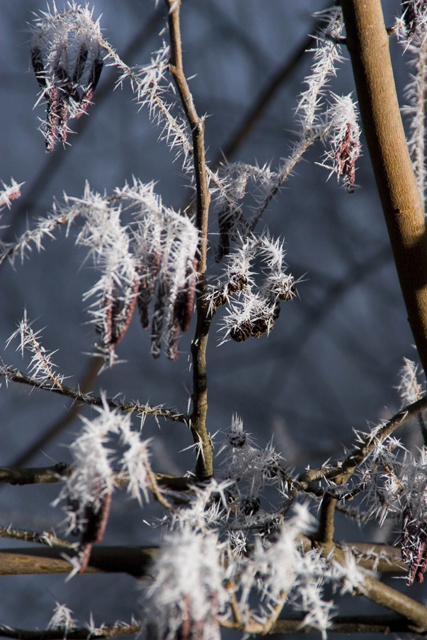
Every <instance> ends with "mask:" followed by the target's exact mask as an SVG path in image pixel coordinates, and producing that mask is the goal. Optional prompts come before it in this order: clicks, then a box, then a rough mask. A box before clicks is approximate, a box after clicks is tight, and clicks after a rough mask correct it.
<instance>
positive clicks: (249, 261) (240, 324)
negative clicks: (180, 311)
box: [206, 234, 296, 342]
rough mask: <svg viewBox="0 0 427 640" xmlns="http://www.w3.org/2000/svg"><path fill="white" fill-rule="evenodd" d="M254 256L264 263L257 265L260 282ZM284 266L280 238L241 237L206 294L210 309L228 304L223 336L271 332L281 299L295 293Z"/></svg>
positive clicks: (239, 339) (238, 337)
mask: <svg viewBox="0 0 427 640" xmlns="http://www.w3.org/2000/svg"><path fill="white" fill-rule="evenodd" d="M255 260H259V261H260V262H261V264H262V265H263V266H261V267H259V271H260V273H261V276H262V282H261V283H257V281H256V279H255V271H254V270H253V269H252V266H253V264H254V262H255ZM286 268H287V267H286V264H285V251H284V248H283V242H280V241H279V240H276V241H273V240H271V239H270V238H269V237H268V235H266V234H264V235H262V236H260V237H255V236H251V237H249V238H248V239H247V240H246V241H243V240H242V238H240V244H239V245H237V246H236V247H235V249H234V250H233V252H232V253H231V254H230V255H228V256H227V260H226V264H225V269H224V271H225V273H224V276H223V277H222V278H221V280H220V282H219V283H218V284H217V285H216V286H212V285H211V286H210V287H209V288H208V292H207V294H206V298H207V300H208V301H209V305H210V309H211V313H213V312H214V311H215V310H216V309H217V308H218V307H220V306H221V305H224V304H227V305H228V306H227V315H226V316H225V318H224V329H225V337H224V340H226V339H227V338H228V337H230V338H232V339H233V340H235V341H236V342H242V341H244V340H247V339H248V338H249V337H250V336H252V337H256V338H258V337H260V336H261V335H263V334H264V333H267V334H268V333H270V331H271V330H272V328H273V326H274V323H275V321H276V319H277V318H278V317H279V313H280V302H281V301H289V300H292V299H293V298H294V297H295V295H296V283H295V279H294V278H293V276H292V275H290V274H287V273H286V272H285V271H286ZM233 295H234V298H233V302H231V298H232V296H233ZM224 340H223V341H224Z"/></svg>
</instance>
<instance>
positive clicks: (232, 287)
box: [227, 273, 248, 293]
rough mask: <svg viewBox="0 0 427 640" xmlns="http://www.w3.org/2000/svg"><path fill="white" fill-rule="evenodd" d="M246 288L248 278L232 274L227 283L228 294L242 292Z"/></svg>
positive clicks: (242, 274) (239, 274) (243, 275)
mask: <svg viewBox="0 0 427 640" xmlns="http://www.w3.org/2000/svg"><path fill="white" fill-rule="evenodd" d="M247 286H248V278H247V276H246V275H245V274H244V273H236V274H233V275H232V277H231V278H230V281H229V282H228V285H227V287H228V292H229V293H235V292H236V291H242V289H244V288H245V287H247Z"/></svg>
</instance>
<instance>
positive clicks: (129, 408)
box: [0, 366, 189, 424]
mask: <svg viewBox="0 0 427 640" xmlns="http://www.w3.org/2000/svg"><path fill="white" fill-rule="evenodd" d="M0 376H3V377H5V378H6V379H7V380H12V381H13V382H20V383H22V384H28V385H29V386H31V387H35V388H36V389H40V390H43V391H51V392H52V393H59V394H60V395H62V396H66V397H67V398H73V399H74V400H78V401H79V402H83V403H85V404H86V405H89V406H92V407H102V406H103V405H104V402H106V403H107V404H108V406H109V407H111V408H113V409H120V410H121V411H126V412H128V413H132V412H134V413H140V414H144V415H147V416H156V417H157V418H167V419H168V420H172V422H184V423H185V424H188V423H189V417H188V416H186V415H185V414H183V413H179V412H177V411H170V410H168V409H163V408H162V407H151V406H149V405H147V404H142V403H140V402H119V401H118V400H113V399H112V398H106V399H105V400H103V399H102V398H99V397H97V396H92V395H88V394H85V393H82V392H81V391H80V390H75V389H70V388H69V387H67V386H66V385H64V384H63V385H62V387H61V388H58V387H52V385H51V384H49V383H48V382H39V381H38V380H35V379H34V378H32V377H31V376H27V375H26V374H25V373H22V372H21V371H19V370H18V369H15V368H14V367H7V366H3V367H1V368H0Z"/></svg>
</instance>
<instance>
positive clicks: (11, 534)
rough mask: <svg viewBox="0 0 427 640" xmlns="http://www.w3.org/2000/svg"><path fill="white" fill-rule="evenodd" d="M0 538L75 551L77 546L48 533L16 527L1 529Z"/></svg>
mask: <svg viewBox="0 0 427 640" xmlns="http://www.w3.org/2000/svg"><path fill="white" fill-rule="evenodd" d="M0 538H11V539H13V540H23V541H24V542H37V543H38V544H45V545H47V546H48V547H67V548H69V549H75V548H76V547H77V544H75V543H74V542H69V541H68V540H64V538H58V536H56V535H54V534H53V533H49V532H48V531H43V533H39V532H38V531H29V530H28V529H16V528H15V527H0Z"/></svg>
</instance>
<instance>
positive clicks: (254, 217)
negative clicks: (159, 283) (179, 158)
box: [211, 7, 360, 307]
mask: <svg viewBox="0 0 427 640" xmlns="http://www.w3.org/2000/svg"><path fill="white" fill-rule="evenodd" d="M317 15H320V16H322V17H323V18H324V20H325V26H324V27H323V29H321V31H320V33H319V35H318V36H316V38H315V39H316V48H315V49H314V63H313V66H312V70H311V73H310V75H309V76H308V77H307V78H306V79H305V84H306V85H307V89H306V90H305V91H303V92H302V93H301V95H300V98H299V102H298V106H297V109H296V112H297V114H298V115H299V120H300V130H299V132H298V140H297V142H296V143H295V144H294V146H293V149H292V152H291V155H290V156H289V157H288V158H287V159H285V160H284V161H283V163H282V165H281V166H280V167H279V168H278V170H277V171H272V170H271V169H270V167H269V166H267V165H265V166H264V167H257V166H251V165H248V164H243V163H239V162H237V163H230V164H227V163H225V164H223V165H222V166H221V168H220V169H219V171H218V173H217V174H216V178H217V179H216V180H212V188H211V191H212V198H213V203H214V207H215V211H216V213H217V215H218V227H219V245H218V251H217V259H218V260H221V259H222V257H223V256H225V255H227V254H228V253H229V252H230V247H231V245H232V244H233V243H235V242H237V244H238V243H239V238H243V240H246V239H247V238H248V237H249V236H250V235H251V233H252V232H253V231H254V229H255V227H256V225H257V223H258V222H259V220H260V219H261V217H262V215H263V213H264V211H265V210H266V208H267V206H268V204H269V203H270V202H271V200H272V198H273V197H274V196H275V195H276V193H277V192H278V190H279V189H280V187H281V186H282V184H283V183H284V181H285V180H286V179H287V178H288V177H289V176H290V174H291V172H292V170H293V169H294V167H295V165H296V163H297V162H298V161H299V160H300V159H301V158H302V156H303V154H304V153H305V151H306V150H307V149H308V147H309V146H310V145H311V144H313V143H314V142H315V141H316V140H319V139H323V140H326V139H327V138H329V137H330V147H331V148H330V151H328V152H327V153H326V160H327V161H328V164H325V166H326V167H327V168H329V169H330V170H331V173H336V175H337V178H338V179H342V181H343V184H344V186H345V187H346V189H347V191H348V192H349V193H352V192H353V191H354V186H355V163H356V160H357V158H358V156H359V154H360V141H359V137H360V129H359V125H358V123H357V111H356V107H355V105H354V103H353V101H352V99H351V97H350V96H345V97H338V96H333V98H334V101H335V103H334V104H333V105H332V106H330V107H328V106H327V105H326V104H325V95H326V89H327V82H328V79H329V78H330V77H331V76H334V75H336V65H337V64H338V63H339V62H341V61H342V60H343V57H342V55H341V48H340V45H339V44H338V42H339V39H340V37H341V32H342V29H343V18H342V12H341V9H340V8H339V7H333V8H332V9H329V10H328V11H325V12H322V13H321V14H317ZM250 183H251V185H252V187H253V193H252V196H253V198H254V205H253V206H251V207H250V214H249V215H247V216H245V215H244V207H243V204H244V198H245V196H246V194H247V187H248V185H249V184H250ZM253 304H254V305H255V307H257V304H256V303H255V302H254V301H253Z"/></svg>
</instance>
